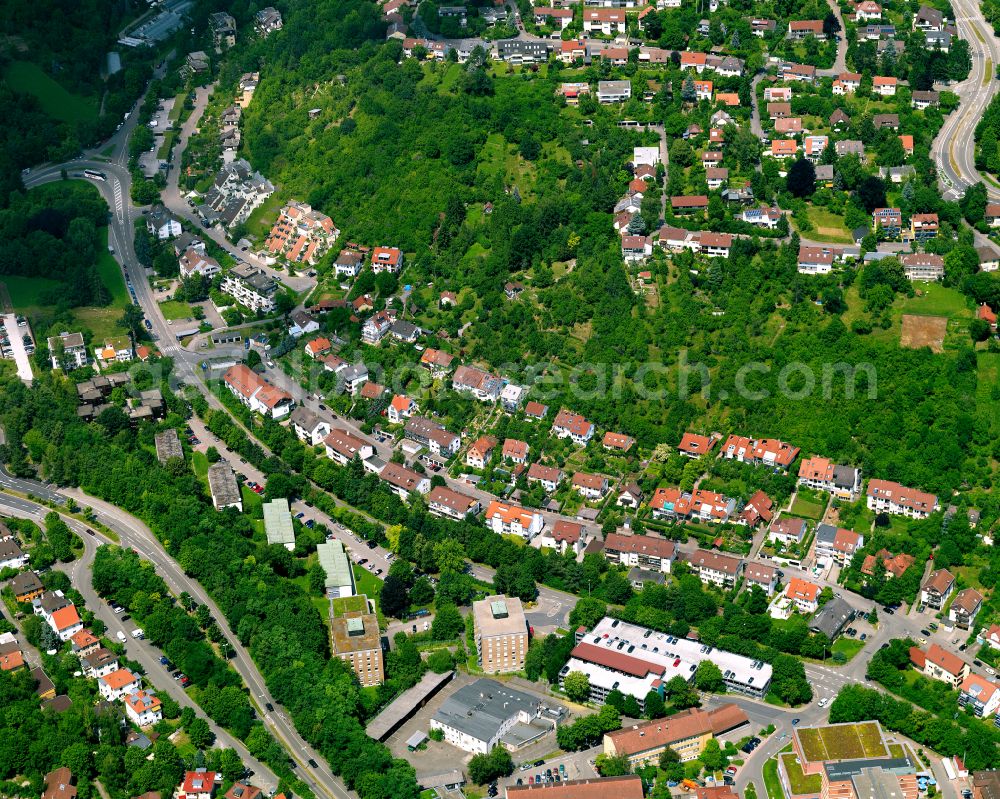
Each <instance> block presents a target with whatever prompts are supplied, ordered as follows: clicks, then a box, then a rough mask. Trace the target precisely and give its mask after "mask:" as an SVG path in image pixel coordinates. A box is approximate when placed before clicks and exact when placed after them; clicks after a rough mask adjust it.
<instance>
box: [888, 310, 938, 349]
mask: <svg viewBox="0 0 1000 799" xmlns="http://www.w3.org/2000/svg"><path fill="white" fill-rule="evenodd" d="M947 333H948V319H947V317H944V316H916V315H914V314H903V329H902V331H901V332H900V335H899V345H900V346H901V347H908V348H909V349H914V350H916V349H920V348H921V347H930V348H931V351H932V352H944V337H945V335H946V334H947Z"/></svg>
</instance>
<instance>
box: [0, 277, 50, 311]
mask: <svg viewBox="0 0 1000 799" xmlns="http://www.w3.org/2000/svg"><path fill="white" fill-rule="evenodd" d="M0 283H3V285H4V286H5V287H6V288H7V293H8V295H9V296H10V301H11V303H12V304H13V306H14V307H15V308H16V309H17V310H19V311H20V310H22V309H24V308H31V307H36V306H39V305H41V304H42V293H43V292H45V291H46V290H48V289H54V288H58V286H59V281H57V280H48V279H47V278H44V277H21V276H20V275H5V276H4V277H3V279H2V280H0Z"/></svg>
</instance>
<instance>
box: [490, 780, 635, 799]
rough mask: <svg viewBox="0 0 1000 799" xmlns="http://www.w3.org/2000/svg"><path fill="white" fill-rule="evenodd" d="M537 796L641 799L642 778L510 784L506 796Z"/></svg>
mask: <svg viewBox="0 0 1000 799" xmlns="http://www.w3.org/2000/svg"><path fill="white" fill-rule="evenodd" d="M529 794H530V795H531V796H537V797H538V799H642V780H641V779H640V778H639V777H637V776H636V775H634V774H629V775H627V776H624V777H604V778H603V779H597V778H591V779H584V780H568V781H567V782H562V783H558V784H556V785H511V786H510V787H508V788H507V796H527V795H529Z"/></svg>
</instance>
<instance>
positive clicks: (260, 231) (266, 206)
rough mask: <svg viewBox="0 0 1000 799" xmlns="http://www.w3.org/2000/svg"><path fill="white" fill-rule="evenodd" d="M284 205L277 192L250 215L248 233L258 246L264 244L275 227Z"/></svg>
mask: <svg viewBox="0 0 1000 799" xmlns="http://www.w3.org/2000/svg"><path fill="white" fill-rule="evenodd" d="M284 204H285V203H284V200H283V199H282V198H281V197H279V196H278V192H275V193H274V194H272V195H271V196H270V197H268V198H267V199H266V200H264V202H263V203H261V204H260V205H259V206H258V207H257V208H254V210H253V211H252V212H251V213H250V217H249V218H248V219H247V231H249V234H250V237H251V238H252V239H254V240H255V241H256V243H257V244H258V245H263V244H264V239H265V238H267V234H268V233H269V232H270V231H271V228H272V227H273V226H274V221H275V220H276V219H277V218H278V211H280V210H281V206H283V205H284Z"/></svg>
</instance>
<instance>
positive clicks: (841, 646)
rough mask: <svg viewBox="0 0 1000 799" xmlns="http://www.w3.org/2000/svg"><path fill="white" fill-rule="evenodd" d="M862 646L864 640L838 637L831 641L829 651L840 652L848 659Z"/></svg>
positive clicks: (862, 647) (863, 646)
mask: <svg viewBox="0 0 1000 799" xmlns="http://www.w3.org/2000/svg"><path fill="white" fill-rule="evenodd" d="M864 648H865V643H864V641H858V640H857V639H855V638H838V639H837V640H836V641H834V642H833V646H832V647H830V652H831V653H832V654H836V653H837V652H840V653H841V654H843V655H845V656H846V657H847V659H848V660H850V659H851V658H853V657H854V656H855V655H856V654H858V652H860V651H861V650H862V649H864Z"/></svg>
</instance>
